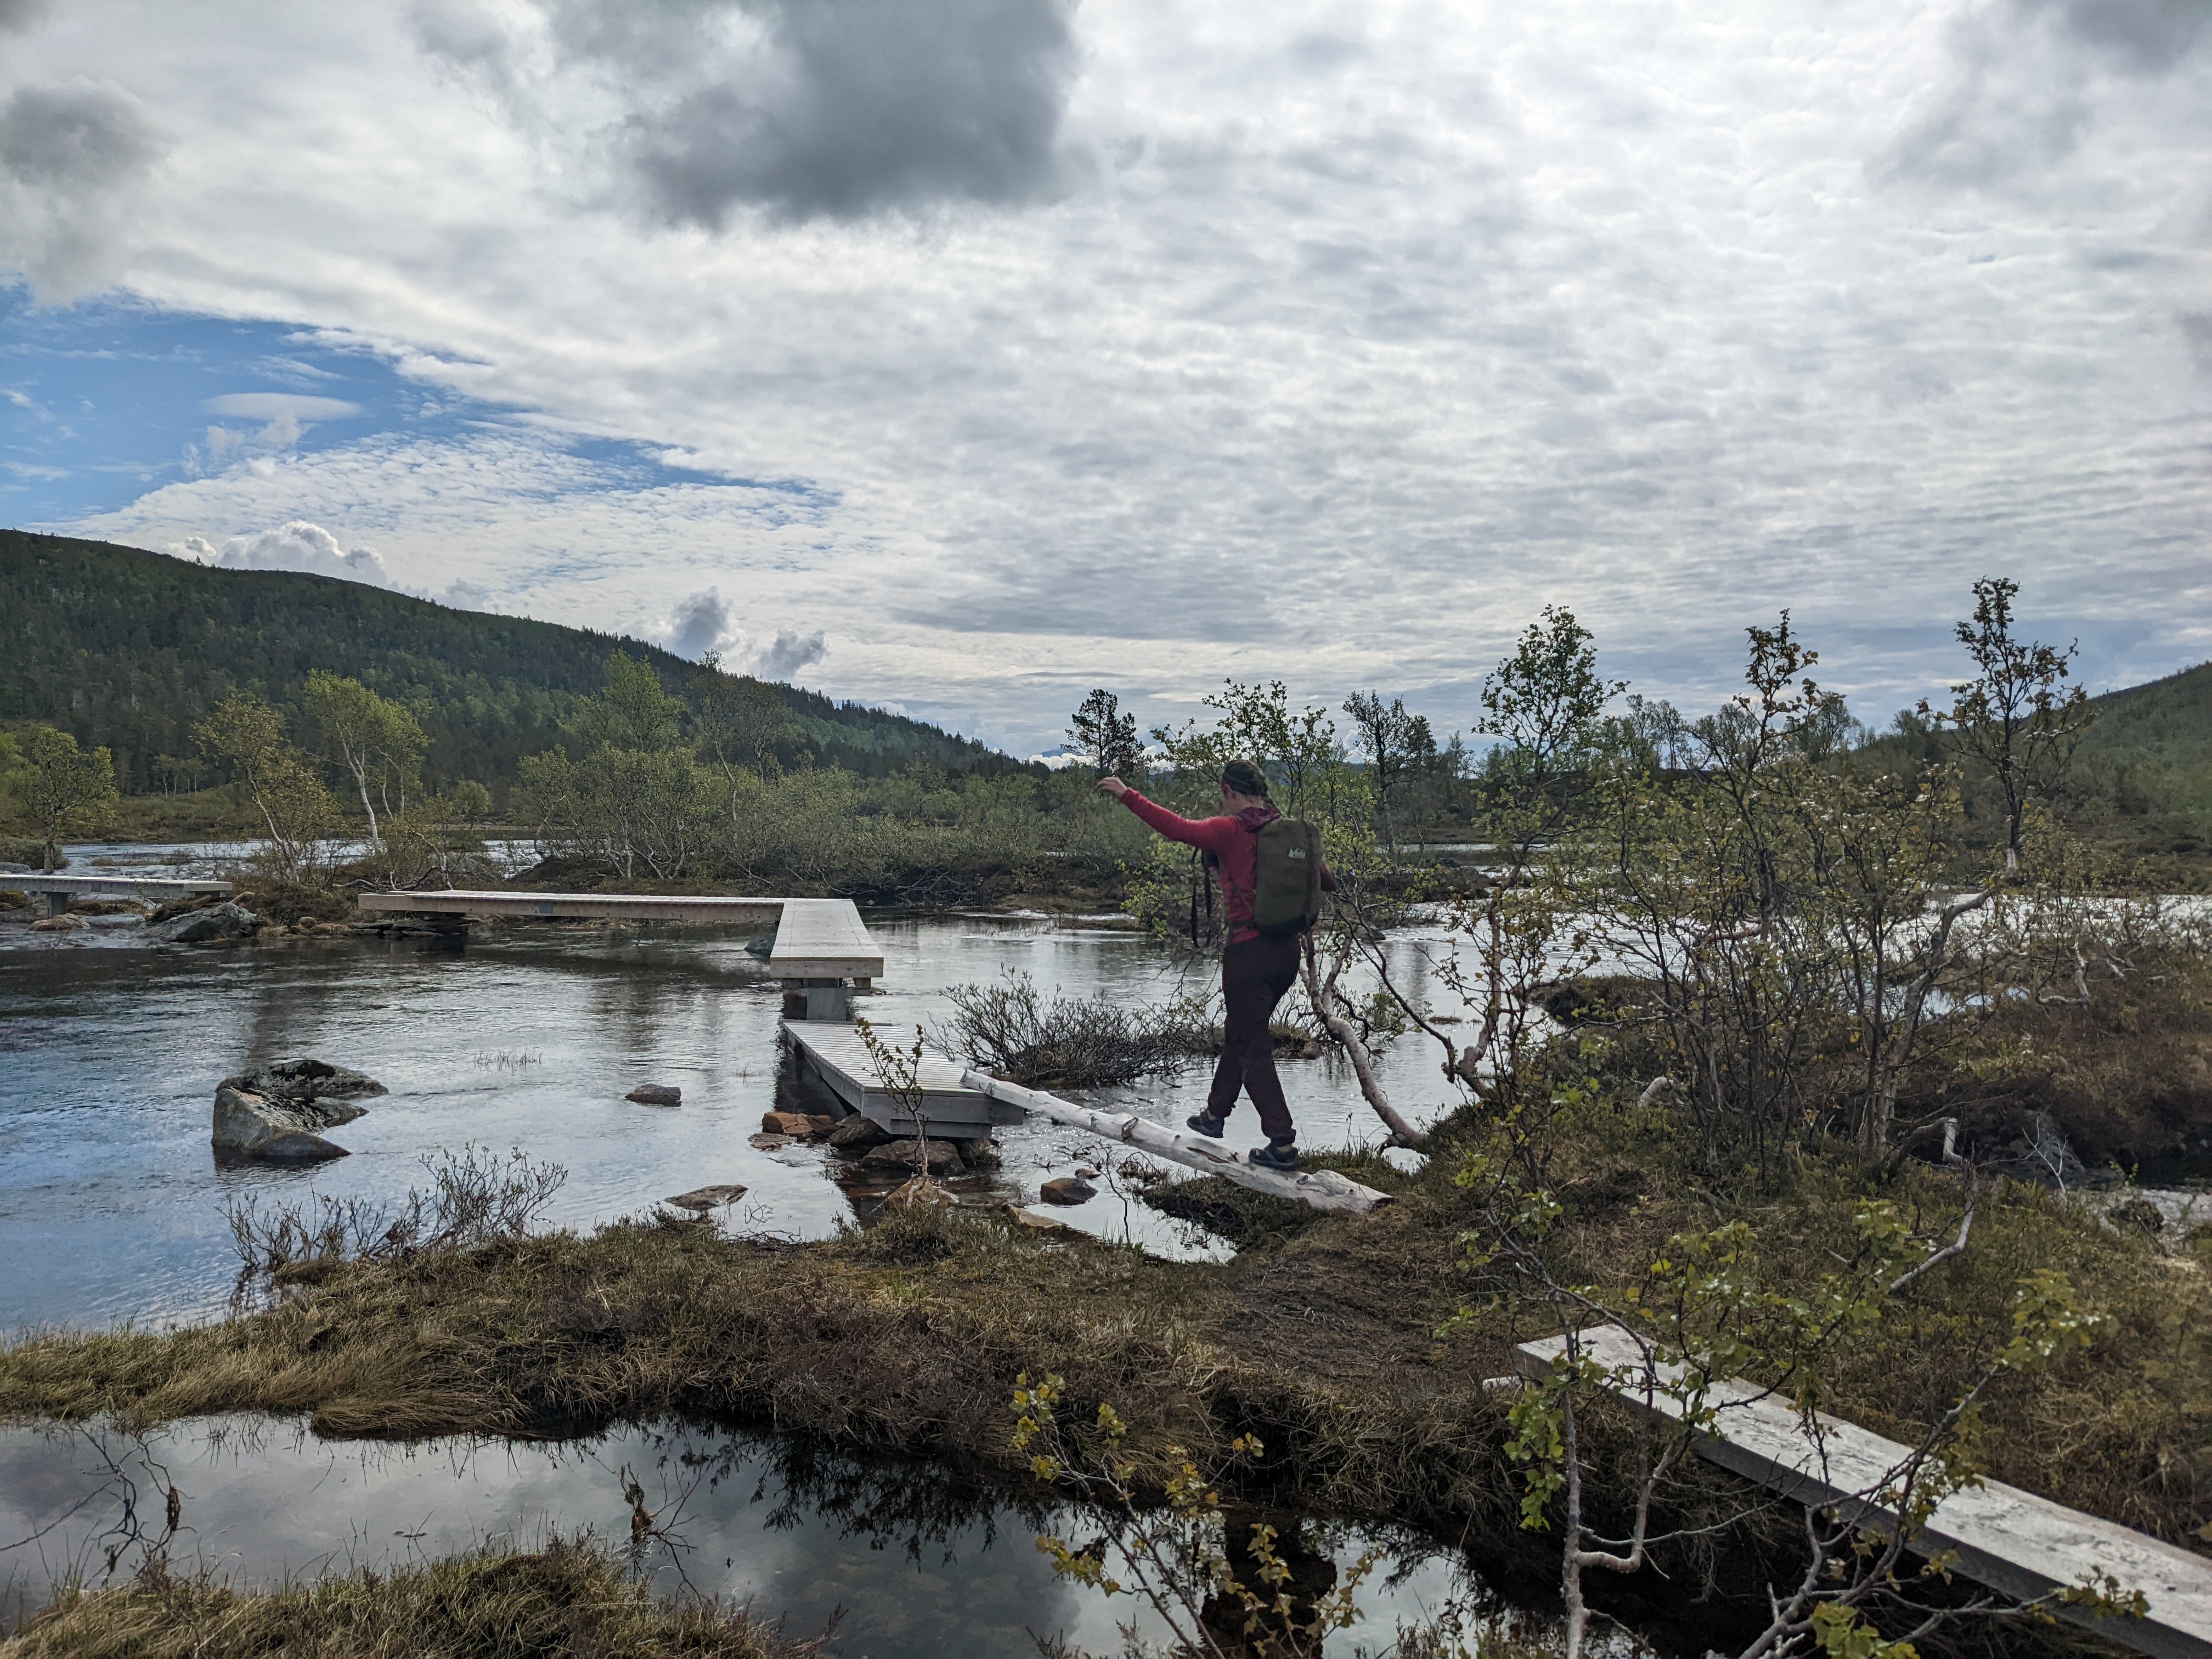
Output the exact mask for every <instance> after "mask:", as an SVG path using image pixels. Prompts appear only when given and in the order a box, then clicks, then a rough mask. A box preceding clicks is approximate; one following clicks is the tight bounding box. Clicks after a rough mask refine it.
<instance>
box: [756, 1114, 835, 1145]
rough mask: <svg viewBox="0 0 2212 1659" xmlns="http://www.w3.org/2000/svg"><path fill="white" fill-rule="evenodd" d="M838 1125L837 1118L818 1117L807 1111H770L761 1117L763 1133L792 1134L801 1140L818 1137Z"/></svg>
mask: <svg viewBox="0 0 2212 1659" xmlns="http://www.w3.org/2000/svg"><path fill="white" fill-rule="evenodd" d="M836 1127H837V1120H836V1119H835V1118H832V1117H816V1116H814V1115H811V1114H810V1113H807V1112H769V1113H765V1114H763V1116H762V1118H761V1133H763V1134H764V1135H790V1136H792V1137H793V1139H799V1140H813V1139H818V1138H819V1137H821V1136H823V1135H826V1134H828V1133H829V1132H830V1131H831V1130H832V1129H834V1128H836Z"/></svg>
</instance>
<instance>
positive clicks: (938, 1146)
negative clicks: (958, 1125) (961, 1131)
mask: <svg viewBox="0 0 2212 1659" xmlns="http://www.w3.org/2000/svg"><path fill="white" fill-rule="evenodd" d="M928 1146H929V1150H928V1152H927V1153H923V1152H922V1151H921V1142H919V1141H914V1140H888V1141H885V1142H884V1144H883V1145H882V1146H878V1147H875V1148H873V1149H872V1150H871V1151H870V1152H868V1154H867V1156H866V1157H865V1158H862V1159H861V1160H860V1163H861V1165H862V1166H863V1167H864V1168H866V1169H871V1170H914V1169H915V1168H916V1167H917V1158H921V1157H926V1158H927V1160H928V1170H929V1173H930V1174H931V1175H933V1176H957V1175H965V1174H967V1173H968V1166H967V1165H966V1164H963V1163H962V1162H961V1161H960V1154H959V1152H957V1150H956V1149H955V1148H954V1147H953V1146H952V1145H951V1143H950V1142H949V1141H943V1140H933V1141H931V1142H929V1143H928Z"/></svg>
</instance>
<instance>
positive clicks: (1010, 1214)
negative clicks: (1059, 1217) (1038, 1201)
mask: <svg viewBox="0 0 2212 1659" xmlns="http://www.w3.org/2000/svg"><path fill="white" fill-rule="evenodd" d="M1006 1219H1007V1220H1009V1221H1011V1222H1012V1223H1013V1224H1014V1225H1015V1226H1017V1227H1018V1228H1020V1229H1021V1230H1022V1231H1024V1232H1030V1233H1072V1232H1073V1231H1075V1229H1074V1228H1073V1227H1071V1226H1069V1225H1067V1224H1066V1222H1065V1221H1054V1219H1053V1218H1051V1217H1050V1216H1048V1215H1039V1214H1038V1213H1037V1212H1036V1211H1035V1210H1025V1209H1024V1208H1023V1207H1022V1206H1020V1205H1018V1204H1009V1205H1007V1206H1006Z"/></svg>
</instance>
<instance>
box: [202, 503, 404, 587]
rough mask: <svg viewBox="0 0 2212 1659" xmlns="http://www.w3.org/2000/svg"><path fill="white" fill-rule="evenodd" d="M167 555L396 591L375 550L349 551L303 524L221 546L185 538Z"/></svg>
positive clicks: (233, 539)
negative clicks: (317, 577)
mask: <svg viewBox="0 0 2212 1659" xmlns="http://www.w3.org/2000/svg"><path fill="white" fill-rule="evenodd" d="M164 551H165V552H168V553H171V554H173V555H175V556H177V557H179V558H185V559H191V560H192V561H193V562H196V563H199V564H211V565H216V566H219V567H220V568H222V569H225V570H299V571H304V572H306V573H307V574H309V575H311V576H336V577H337V578H338V579H339V580H342V581H349V582H365V583H367V584H368V586H372V587H390V586H392V577H391V574H390V573H389V572H387V571H386V569H385V568H384V561H383V560H382V559H380V558H379V557H378V556H376V550H375V549H374V548H371V547H356V548H353V549H351V550H348V549H346V548H345V547H343V546H341V545H340V544H339V543H338V538H337V537H335V536H333V535H331V532H329V531H327V530H325V529H324V528H323V527H322V526H320V525H318V524H309V523H308V522H307V520H304V519H295V520H292V522H291V523H289V524H287V525H281V526H277V527H276V529H274V530H263V531H259V532H256V533H254V534H253V535H251V536H233V537H230V538H228V539H227V540H226V541H224V542H223V544H222V546H220V547H217V546H216V544H214V543H212V542H210V540H208V538H206V537H204V536H187V537H186V538H184V540H182V541H180V542H173V543H171V544H169V545H168V546H167V548H165V549H164Z"/></svg>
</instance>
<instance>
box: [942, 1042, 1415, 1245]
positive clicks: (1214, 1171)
mask: <svg viewBox="0 0 2212 1659" xmlns="http://www.w3.org/2000/svg"><path fill="white" fill-rule="evenodd" d="M960 1080H961V1081H962V1082H963V1084H965V1085H967V1086H968V1087H969V1088H970V1089H973V1090H974V1091H975V1092H976V1093H978V1094H981V1095H985V1096H987V1097H989V1098H991V1099H993V1100H996V1101H1001V1102H1003V1103H1006V1105H1009V1106H1018V1107H1020V1108H1021V1109H1023V1110H1024V1111H1025V1112H1035V1113H1037V1114H1038V1115H1041V1116H1043V1117H1048V1118H1050V1119H1052V1120H1053V1121H1054V1122H1055V1123H1065V1124H1066V1125H1067V1126H1068V1127H1071V1128H1075V1129H1083V1130H1087V1131H1088V1132H1089V1133H1092V1134H1094V1135H1103V1136H1104V1137H1105V1138H1106V1139H1109V1140H1118V1141H1121V1142H1123V1143H1125V1144H1126V1145H1128V1146H1137V1147H1140V1148H1142V1149H1143V1150H1144V1151H1146V1152H1150V1153H1152V1155H1153V1156H1154V1157H1156V1158H1168V1159H1170V1160H1171V1161H1172V1162H1174V1163H1176V1164H1186V1165H1188V1167H1190V1168H1191V1169H1194V1170H1203V1171H1204V1172H1205V1173H1206V1174H1207V1175H1216V1176H1221V1177H1222V1179H1224V1180H1225V1181H1233V1182H1236V1183H1237V1185H1238V1186H1240V1187H1249V1188H1251V1189H1252V1190H1253V1191H1254V1192H1257V1193H1272V1194H1274V1195H1275V1196H1276V1197H1278V1198H1290V1199H1296V1200H1297V1201H1298V1202H1299V1203H1301V1204H1309V1205H1311V1206H1313V1207H1314V1208H1315V1209H1316V1210H1342V1211H1346V1212H1349V1213H1351V1214H1353V1215H1365V1214H1366V1213H1367V1212H1369V1211H1370V1210H1372V1209H1374V1208H1376V1206H1379V1205H1383V1204H1388V1203H1389V1201H1390V1195H1389V1194H1388V1193H1380V1192H1377V1191H1376V1190H1375V1188H1372V1187H1363V1186H1361V1185H1360V1184H1359V1182H1356V1181H1354V1180H1352V1179H1351V1177H1349V1176H1342V1175H1339V1174H1338V1173H1337V1172H1336V1171H1335V1170H1299V1171H1298V1172H1297V1174H1295V1175H1291V1174H1288V1173H1286V1172H1285V1171H1283V1170H1261V1169H1255V1168H1254V1167H1253V1165H1252V1164H1251V1162H1250V1160H1249V1158H1247V1157H1246V1156H1245V1154H1243V1152H1237V1151H1234V1150H1232V1149H1231V1147H1229V1146H1225V1145H1223V1144H1222V1143H1221V1142H1220V1141H1218V1140H1209V1139H1206V1137H1205V1136H1204V1135H1200V1134H1193V1133H1189V1132H1188V1131H1187V1130H1182V1129H1170V1128H1169V1127H1167V1125H1165V1124H1164V1123H1155V1122H1153V1121H1152V1120H1151V1119H1150V1118H1148V1117H1139V1116H1138V1115H1136V1114H1135V1113H1133V1112H1102V1111H1097V1110H1096V1109H1093V1108H1091V1107H1089V1106H1079V1105H1077V1104H1076V1103H1074V1102H1073V1101H1070V1100H1062V1099H1061V1098H1060V1097H1059V1096H1058V1095H1048V1094H1046V1093H1045V1092H1044V1091H1042V1090H1041V1089H1024V1088H1023V1087H1022V1086H1021V1085H1019V1084H1018V1083H1007V1082H1005V1081H1003V1080H1002V1079H999V1078H995V1077H992V1076H990V1075H989V1074H988V1073H983V1072H976V1071H970V1072H968V1073H964V1074H963V1076H962V1078H961V1079H960Z"/></svg>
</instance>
